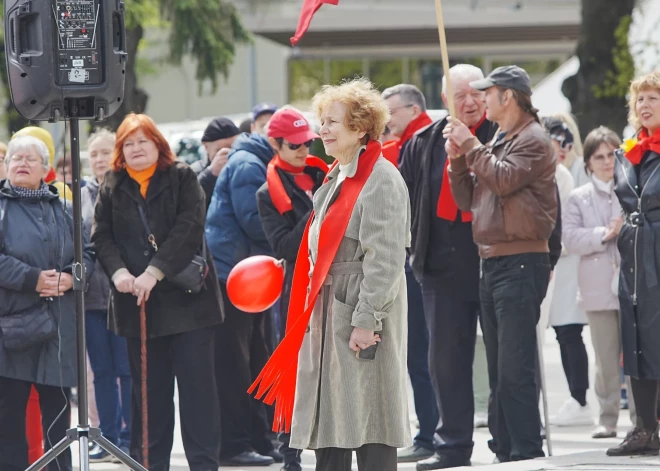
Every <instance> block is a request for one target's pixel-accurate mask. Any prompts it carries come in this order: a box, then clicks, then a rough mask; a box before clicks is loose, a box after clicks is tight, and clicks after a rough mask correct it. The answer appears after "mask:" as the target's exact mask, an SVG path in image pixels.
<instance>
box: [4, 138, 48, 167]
mask: <svg viewBox="0 0 660 471" xmlns="http://www.w3.org/2000/svg"><path fill="white" fill-rule="evenodd" d="M32 150H36V151H37V154H39V155H40V156H41V160H42V161H43V165H44V168H50V153H49V152H48V148H47V147H46V144H44V143H43V142H42V141H41V140H39V139H37V138H36V137H32V136H19V137H15V138H13V139H12V140H11V141H9V144H8V145H7V158H5V165H6V166H9V162H10V161H11V157H12V156H13V155H14V154H15V153H17V152H24V151H30V152H31V151H32Z"/></svg>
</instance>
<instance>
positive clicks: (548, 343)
mask: <svg viewBox="0 0 660 471" xmlns="http://www.w3.org/2000/svg"><path fill="white" fill-rule="evenodd" d="M585 343H586V344H587V348H588V352H589V358H590V368H591V370H590V374H591V376H592V382H591V384H593V374H594V371H593V363H594V362H593V350H592V348H591V340H590V337H589V330H588V329H586V331H585ZM544 356H545V367H546V375H547V383H548V400H549V405H550V411H551V412H552V411H557V410H558V409H559V407H560V406H561V404H562V403H563V401H564V400H565V399H566V398H567V397H568V388H567V386H566V380H565V378H564V374H563V370H562V367H561V359H560V355H559V347H558V345H557V342H556V340H555V338H554V334H553V332H552V331H548V333H547V335H546V340H545V345H544ZM478 379H483V378H478ZM479 382H480V383H482V384H484V383H483V382H482V381H479ZM588 400H589V403H590V404H591V407H592V411H593V413H594V417H595V416H596V413H597V410H598V406H597V401H596V398H595V395H594V393H593V388H592V389H590V390H589V396H588ZM410 404H411V408H412V399H411V400H410ZM74 417H75V415H74ZM414 419H415V414H414V410H411V420H412V421H414ZM630 426H631V422H630V419H629V418H628V416H627V412H626V411H622V413H621V418H620V426H619V438H618V439H608V440H593V439H591V437H590V432H591V431H592V428H593V427H590V426H586V427H552V428H551V430H550V432H551V439H552V443H553V452H554V457H552V458H545V459H540V460H534V461H526V462H521V463H506V464H502V465H491V463H492V461H493V455H492V453H491V452H490V451H489V450H488V447H487V441H488V439H489V438H490V437H489V434H488V430H487V429H478V430H477V431H476V432H475V448H474V454H473V459H472V464H473V466H483V468H482V469H484V471H486V470H491V469H492V470H496V471H504V470H506V471H528V470H529V471H531V470H535V471H536V470H538V471H541V470H562V469H571V470H579V471H587V470H589V471H597V470H615V469H616V470H626V471H638V470H640V471H641V470H656V471H658V470H660V459H658V458H651V459H649V458H647V459H643V458H634V459H630V458H625V459H619V460H614V459H611V458H608V457H606V456H605V449H606V448H608V447H610V446H612V445H614V444H616V443H618V442H619V441H620V439H621V438H622V437H623V435H625V433H626V432H627V430H628V429H629V428H630ZM76 453H77V450H76V449H74V454H76ZM74 459H75V458H74ZM76 461H77V460H76ZM171 466H172V467H171V470H172V471H183V470H186V469H188V467H187V463H186V459H185V455H184V452H183V446H182V444H181V437H180V434H179V432H178V430H177V432H176V437H175V444H174V450H173V453H172V462H171ZM122 468H123V466H120V465H112V464H98V465H92V469H94V470H99V471H102V470H108V471H113V470H120V469H122ZM303 468H304V469H305V470H306V471H309V470H313V469H314V455H313V453H311V452H304V453H303ZM223 469H233V470H235V471H249V470H252V471H266V470H268V471H279V466H277V465H273V466H270V467H263V468H245V469H242V468H223ZM354 469H357V466H356V467H355V468H354ZM398 469H399V470H413V469H415V465H414V464H401V465H399V468H398ZM461 469H467V468H461Z"/></svg>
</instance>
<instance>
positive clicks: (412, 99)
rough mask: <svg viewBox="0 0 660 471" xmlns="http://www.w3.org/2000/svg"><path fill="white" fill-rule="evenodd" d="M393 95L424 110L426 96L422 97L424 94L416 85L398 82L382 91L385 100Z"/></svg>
mask: <svg viewBox="0 0 660 471" xmlns="http://www.w3.org/2000/svg"><path fill="white" fill-rule="evenodd" d="M395 95H399V96H400V97H401V101H403V102H404V103H405V104H406V105H417V106H418V107H419V109H420V110H422V111H426V98H424V94H423V93H422V92H420V91H419V88H417V87H416V86H414V85H410V84H408V83H400V84H398V85H394V86H393V87H390V88H386V89H385V90H383V93H382V97H383V100H387V99H388V98H390V97H393V96H395Z"/></svg>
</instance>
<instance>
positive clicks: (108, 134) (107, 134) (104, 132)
mask: <svg viewBox="0 0 660 471" xmlns="http://www.w3.org/2000/svg"><path fill="white" fill-rule="evenodd" d="M99 139H108V140H109V141H112V143H113V145H114V143H115V142H116V141H117V136H116V135H115V133H114V132H112V131H110V130H109V129H106V128H101V129H99V130H97V131H96V132H94V133H92V134H90V135H89V137H88V138H87V147H88V148H89V146H91V145H92V142H94V141H97V140H99Z"/></svg>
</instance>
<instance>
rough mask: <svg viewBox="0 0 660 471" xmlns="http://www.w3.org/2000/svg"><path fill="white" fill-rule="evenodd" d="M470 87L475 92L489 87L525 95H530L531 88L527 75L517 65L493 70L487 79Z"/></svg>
mask: <svg viewBox="0 0 660 471" xmlns="http://www.w3.org/2000/svg"><path fill="white" fill-rule="evenodd" d="M470 86H471V87H472V88H475V89H477V90H486V89H488V88H490V87H494V86H499V87H502V88H510V89H513V90H519V91H521V92H523V93H525V94H527V95H531V94H532V86H531V84H530V81H529V75H528V74H527V72H525V69H523V68H520V67H518V66H517V65H505V66H503V67H498V68H497V69H495V70H493V71H492V72H491V73H490V74H488V77H486V78H485V79H481V80H475V81H474V82H470Z"/></svg>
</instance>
